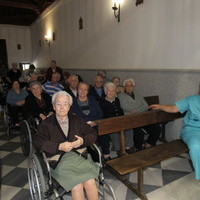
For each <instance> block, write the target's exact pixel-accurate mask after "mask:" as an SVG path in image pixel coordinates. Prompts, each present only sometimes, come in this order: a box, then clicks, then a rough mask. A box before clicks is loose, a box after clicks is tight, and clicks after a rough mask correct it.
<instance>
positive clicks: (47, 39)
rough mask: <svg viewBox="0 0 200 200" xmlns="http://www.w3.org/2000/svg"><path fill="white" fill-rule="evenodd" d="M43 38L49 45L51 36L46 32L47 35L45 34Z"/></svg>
mask: <svg viewBox="0 0 200 200" xmlns="http://www.w3.org/2000/svg"><path fill="white" fill-rule="evenodd" d="M44 38H45V41H46V42H47V44H48V45H49V46H50V42H51V36H50V35H49V34H48V35H45V36H44Z"/></svg>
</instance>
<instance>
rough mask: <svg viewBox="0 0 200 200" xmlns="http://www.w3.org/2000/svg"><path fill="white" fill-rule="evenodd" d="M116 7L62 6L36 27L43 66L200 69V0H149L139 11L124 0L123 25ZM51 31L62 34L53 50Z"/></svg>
mask: <svg viewBox="0 0 200 200" xmlns="http://www.w3.org/2000/svg"><path fill="white" fill-rule="evenodd" d="M111 7H112V0H101V1H99V0H60V1H58V2H57V3H56V5H55V6H54V8H53V9H52V10H51V11H50V12H49V13H46V14H45V15H43V17H41V18H40V19H39V20H38V21H37V23H35V24H33V25H32V26H31V34H32V42H33V54H34V59H35V61H37V63H38V64H39V65H40V67H42V66H45V65H46V63H47V62H49V59H51V58H53V59H56V60H57V61H58V63H59V64H60V66H62V67H65V68H79V69H80V68H81V69H93V68H99V69H100V68H109V69H141V68H142V69H160V68H162V69H199V63H200V37H199V35H200V20H199V19H200V10H199V8H200V1H199V0H184V1H183V0H145V1H144V4H142V5H140V6H138V7H136V6H135V1H133V0H124V3H123V5H122V6H121V22H120V23H117V20H116V19H115V18H114V15H113V11H112V8H111ZM80 16H81V17H82V18H83V21H84V22H83V24H84V29H83V30H79V29H78V20H79V17H80ZM48 29H49V30H51V31H52V32H55V33H56V41H54V42H52V43H51V46H50V47H47V45H46V44H45V42H44V35H45V34H46V32H47V31H48ZM39 39H41V40H42V41H43V42H44V44H43V46H42V47H41V48H38V40H39Z"/></svg>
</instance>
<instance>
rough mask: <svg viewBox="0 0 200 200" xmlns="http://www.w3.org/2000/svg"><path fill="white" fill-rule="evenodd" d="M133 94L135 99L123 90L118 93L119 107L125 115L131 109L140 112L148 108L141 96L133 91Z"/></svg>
mask: <svg viewBox="0 0 200 200" xmlns="http://www.w3.org/2000/svg"><path fill="white" fill-rule="evenodd" d="M134 95H135V100H134V99H133V98H132V97H131V96H129V95H128V94H127V93H125V92H121V93H119V94H118V98H119V101H120V104H121V108H122V109H123V111H124V114H125V115H128V114H130V113H131V111H135V112H137V113H140V112H145V111H147V110H148V109H149V106H148V104H147V103H146V101H145V100H144V98H143V97H141V96H140V95H139V94H137V93H135V92H134Z"/></svg>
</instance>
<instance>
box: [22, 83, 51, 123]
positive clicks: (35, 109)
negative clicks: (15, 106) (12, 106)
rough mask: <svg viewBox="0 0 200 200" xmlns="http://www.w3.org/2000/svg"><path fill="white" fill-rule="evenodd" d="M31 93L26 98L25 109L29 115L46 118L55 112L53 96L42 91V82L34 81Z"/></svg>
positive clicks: (31, 85)
mask: <svg viewBox="0 0 200 200" xmlns="http://www.w3.org/2000/svg"><path fill="white" fill-rule="evenodd" d="M30 90H31V94H29V95H28V96H27V97H26V99H25V109H26V113H27V115H28V116H32V117H34V118H38V119H41V120H44V119H46V118H47V117H49V116H50V115H52V114H53V106H52V103H51V97H50V95H49V94H47V93H43V92H42V85H41V83H40V82H37V81H35V82H32V83H31V84H30Z"/></svg>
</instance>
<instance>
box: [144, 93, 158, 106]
mask: <svg viewBox="0 0 200 200" xmlns="http://www.w3.org/2000/svg"><path fill="white" fill-rule="evenodd" d="M144 99H145V101H146V102H147V104H148V105H149V106H150V105H152V104H159V103H160V101H159V96H158V95H155V96H147V97H144Z"/></svg>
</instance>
